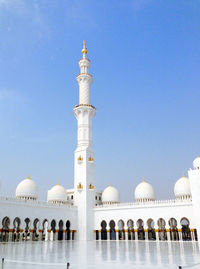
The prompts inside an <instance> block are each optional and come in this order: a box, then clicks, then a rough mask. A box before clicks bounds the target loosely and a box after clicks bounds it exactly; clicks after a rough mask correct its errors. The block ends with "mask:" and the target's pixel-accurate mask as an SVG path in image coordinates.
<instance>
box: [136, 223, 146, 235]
mask: <svg viewBox="0 0 200 269" xmlns="http://www.w3.org/2000/svg"><path fill="white" fill-rule="evenodd" d="M137 227H138V240H145V233H144V222H143V220H142V219H139V220H138V221H137Z"/></svg>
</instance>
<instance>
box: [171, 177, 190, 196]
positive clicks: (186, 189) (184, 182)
mask: <svg viewBox="0 0 200 269" xmlns="http://www.w3.org/2000/svg"><path fill="white" fill-rule="evenodd" d="M174 194H175V197H176V198H177V199H188V198H190V197H191V190H190V181H189V178H187V177H185V175H184V174H183V176H182V177H181V178H179V180H177V181H176V184H175V185H174Z"/></svg>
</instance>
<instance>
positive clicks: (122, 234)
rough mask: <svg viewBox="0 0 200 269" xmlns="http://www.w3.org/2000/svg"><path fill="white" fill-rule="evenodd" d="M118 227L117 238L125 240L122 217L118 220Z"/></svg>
mask: <svg viewBox="0 0 200 269" xmlns="http://www.w3.org/2000/svg"><path fill="white" fill-rule="evenodd" d="M118 228H119V240H125V230H124V221H123V220H122V219H120V220H119V221H118Z"/></svg>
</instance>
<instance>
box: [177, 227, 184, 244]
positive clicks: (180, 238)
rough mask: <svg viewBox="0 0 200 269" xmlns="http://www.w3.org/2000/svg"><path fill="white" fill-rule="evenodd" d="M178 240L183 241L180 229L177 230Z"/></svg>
mask: <svg viewBox="0 0 200 269" xmlns="http://www.w3.org/2000/svg"><path fill="white" fill-rule="evenodd" d="M178 238H179V241H183V234H182V227H179V228H178Z"/></svg>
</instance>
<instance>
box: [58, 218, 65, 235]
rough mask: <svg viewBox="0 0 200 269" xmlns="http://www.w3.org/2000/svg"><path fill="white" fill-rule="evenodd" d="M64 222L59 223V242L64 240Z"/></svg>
mask: <svg viewBox="0 0 200 269" xmlns="http://www.w3.org/2000/svg"><path fill="white" fill-rule="evenodd" d="M63 225H64V223H63V221H62V220H60V221H59V223H58V227H59V230H58V240H63Z"/></svg>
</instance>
